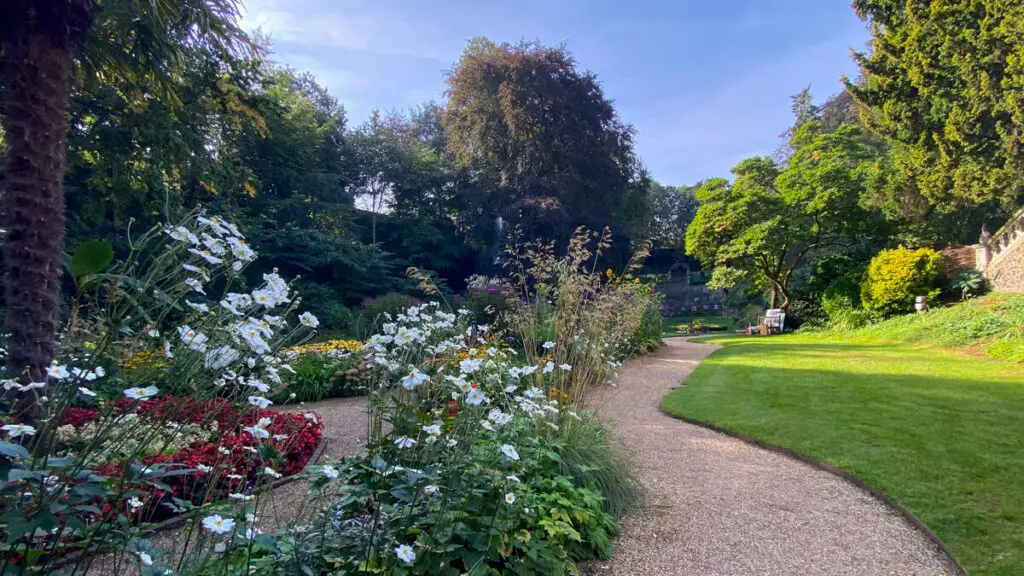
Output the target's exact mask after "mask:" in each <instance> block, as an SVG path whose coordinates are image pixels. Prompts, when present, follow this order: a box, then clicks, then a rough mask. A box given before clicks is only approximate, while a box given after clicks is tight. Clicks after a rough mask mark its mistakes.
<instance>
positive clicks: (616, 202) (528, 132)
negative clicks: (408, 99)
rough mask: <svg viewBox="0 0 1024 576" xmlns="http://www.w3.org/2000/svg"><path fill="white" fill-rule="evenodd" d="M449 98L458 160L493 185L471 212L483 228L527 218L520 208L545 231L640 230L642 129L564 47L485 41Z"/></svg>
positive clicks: (476, 43) (471, 52)
mask: <svg viewBox="0 0 1024 576" xmlns="http://www.w3.org/2000/svg"><path fill="white" fill-rule="evenodd" d="M447 95H448V105H447V108H446V111H445V115H444V119H443V125H444V129H445V133H446V135H447V137H448V150H449V152H450V153H451V154H452V156H453V157H454V161H455V167H456V168H457V169H459V170H467V171H468V173H469V174H470V177H471V178H472V179H473V180H474V181H475V182H476V183H477V184H478V185H479V186H480V188H483V189H485V190H489V191H491V192H490V193H484V194H481V195H479V196H477V197H476V198H474V199H473V200H474V201H475V205H471V206H470V209H469V212H470V213H474V214H473V215H474V216H476V217H477V218H479V219H478V220H477V221H476V222H475V223H473V224H472V225H474V226H476V228H477V232H478V233H486V231H489V229H490V227H491V224H490V223H491V222H493V220H494V218H495V217H496V216H497V215H498V214H503V215H504V216H505V217H506V219H507V220H511V221H513V223H519V224H521V225H522V224H523V222H519V220H520V218H519V214H520V213H524V217H526V218H529V219H532V221H534V222H535V223H536V224H537V225H539V226H541V227H542V228H544V229H561V228H563V227H568V229H569V230H570V231H571V230H572V228H574V227H575V226H577V225H586V226H588V227H590V228H592V229H601V228H602V227H604V226H605V225H609V224H611V225H612V226H613V228H614V229H615V231H616V232H619V233H627V232H633V233H640V231H641V230H640V229H641V228H642V224H643V217H644V214H645V212H646V211H645V209H644V208H643V206H642V204H643V202H644V201H645V200H646V176H645V175H644V173H643V171H642V170H641V166H640V162H639V160H638V159H637V157H636V155H635V154H634V152H633V128H632V127H631V126H629V125H627V124H624V123H623V122H622V121H621V120H619V118H618V116H617V114H616V113H615V109H614V107H613V106H612V103H611V101H609V100H608V99H607V98H606V97H605V96H604V93H603V91H602V90H601V87H600V84H599V83H598V81H597V77H596V76H595V75H594V74H593V73H591V72H581V71H580V70H578V69H577V66H576V61H575V60H574V59H573V57H572V56H571V55H570V54H569V53H568V52H567V51H566V50H565V49H564V48H562V47H545V46H541V45H539V44H537V43H531V42H520V43H518V44H514V45H512V44H501V45H498V44H495V43H493V42H491V41H489V40H487V39H484V38H475V39H473V40H471V41H470V43H469V45H468V46H467V47H466V50H465V52H464V53H463V55H462V57H461V58H460V59H459V61H458V63H457V64H456V65H455V67H454V69H453V70H452V71H451V72H450V73H449V75H448V91H447ZM562 215H568V220H566V221H563V218H562ZM523 231H524V232H525V233H526V234H528V235H533V236H536V235H538V234H534V232H535V230H530V229H526V228H525V227H524V228H523Z"/></svg>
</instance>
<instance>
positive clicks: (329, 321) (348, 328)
mask: <svg viewBox="0 0 1024 576" xmlns="http://www.w3.org/2000/svg"><path fill="white" fill-rule="evenodd" d="M323 318H324V319H323V320H322V322H323V323H324V325H325V326H327V327H328V328H330V329H332V330H333V331H334V332H335V333H336V334H341V335H349V334H351V333H352V330H353V329H354V328H355V323H356V316H355V314H353V313H352V310H350V309H349V307H348V306H345V305H344V304H342V303H340V302H337V303H335V304H332V305H331V307H330V309H329V310H328V311H327V315H326V316H324V317H323Z"/></svg>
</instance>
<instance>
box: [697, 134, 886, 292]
mask: <svg viewBox="0 0 1024 576" xmlns="http://www.w3.org/2000/svg"><path fill="white" fill-rule="evenodd" d="M794 142H796V143H798V144H801V145H800V146H799V148H798V149H797V151H796V152H795V153H794V154H793V156H792V157H791V158H790V159H789V163H788V165H787V167H786V169H785V170H781V171H780V170H779V167H778V166H777V165H776V163H775V161H773V160H772V159H770V158H766V157H755V158H748V159H747V160H744V161H742V162H740V163H739V164H738V165H737V166H736V167H735V168H733V170H732V172H733V174H735V175H736V180H735V182H732V183H730V182H729V181H728V180H726V179H724V178H715V179H713V180H710V181H709V182H707V183H706V184H705V185H704V186H702V187H701V188H700V190H698V191H697V199H698V200H699V201H700V203H701V206H700V208H699V209H698V210H697V215H696V217H695V218H694V220H693V222H692V223H691V224H690V227H689V229H688V230H687V233H686V251H687V253H689V254H690V255H692V256H695V257H697V258H698V259H700V261H701V263H702V264H703V265H704V266H706V267H709V268H712V267H713V268H714V272H713V273H712V278H711V282H710V283H709V285H710V286H711V287H714V288H729V287H732V286H734V285H735V284H736V283H737V282H739V281H740V280H743V279H750V280H752V281H753V282H755V283H756V284H757V285H758V286H760V287H761V288H763V289H765V290H767V291H768V292H769V293H770V298H769V301H770V305H771V307H772V308H776V307H778V308H782V309H786V308H787V307H788V306H789V301H790V282H791V281H792V279H793V273H794V272H795V271H796V270H797V269H799V268H800V267H801V266H803V265H805V264H806V263H807V262H808V259H809V258H810V257H811V256H812V255H813V253H814V252H815V251H818V250H822V249H825V248H829V247H833V246H837V245H842V244H844V243H847V242H852V234H853V233H854V232H856V231H857V230H859V229H862V228H863V227H865V226H866V223H867V222H868V221H869V220H870V219H869V217H868V215H867V214H866V213H865V211H864V210H862V209H861V208H860V207H859V205H858V199H859V197H860V194H861V192H862V191H863V182H864V172H865V170H866V167H867V160H868V159H870V157H871V150H870V149H869V148H868V147H867V145H866V144H865V143H864V141H863V139H862V138H860V133H859V131H858V129H857V128H856V127H854V126H842V127H840V128H839V129H837V130H835V131H834V132H830V133H821V131H820V125H819V123H818V122H816V121H812V122H808V123H806V124H804V126H803V127H802V128H801V129H800V130H799V131H798V132H797V134H796V135H795V136H794Z"/></svg>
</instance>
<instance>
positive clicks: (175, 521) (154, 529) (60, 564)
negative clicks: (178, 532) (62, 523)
mask: <svg viewBox="0 0 1024 576" xmlns="http://www.w3.org/2000/svg"><path fill="white" fill-rule="evenodd" d="M326 449H327V439H326V438H324V437H323V436H321V437H320V442H319V443H318V444H317V446H316V449H315V450H313V453H312V454H311V455H310V456H309V460H307V461H306V465H305V466H303V468H302V471H301V472H296V473H295V474H290V475H288V476H285V477H284V478H278V479H276V480H274V481H272V482H268V483H267V484H264V485H263V486H260V487H259V488H258V489H257V492H258V493H260V494H262V493H265V492H272V491H274V490H276V489H278V488H280V487H281V486H286V485H288V484H291V483H293V482H297V481H298V480H301V479H302V478H305V477H306V476H305V475H304V474H303V472H305V471H306V468H308V467H309V466H311V465H313V464H315V463H316V462H317V461H318V460H319V459H320V458H321V457H322V456H323V455H324V452H325V451H326ZM188 520H189V515H187V514H182V515H179V516H172V517H170V518H168V519H166V520H164V521H162V522H158V523H156V524H154V525H153V526H150V527H149V528H147V529H145V530H143V531H142V537H144V538H149V537H150V536H153V535H155V534H159V533H161V532H164V531H165V530H169V529H171V528H177V527H179V526H182V525H183V524H185V523H186V522H187V521H188ZM111 552H112V550H105V551H102V552H93V553H90V551H88V550H80V551H76V552H72V553H71V554H68V555H67V556H64V557H62V558H60V559H58V560H56V561H55V562H54V565H53V567H54V568H55V569H60V568H64V567H65V566H67V565H68V564H71V563H72V562H77V561H78V560H83V559H86V560H90V561H91V559H92V558H96V557H99V556H103V555H105V554H109V553H111ZM86 571H88V568H87V569H86Z"/></svg>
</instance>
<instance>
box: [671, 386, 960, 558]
mask: <svg viewBox="0 0 1024 576" xmlns="http://www.w3.org/2000/svg"><path fill="white" fill-rule="evenodd" d="M662 400H664V398H662ZM658 409H659V410H660V411H661V413H662V414H665V415H666V416H668V417H670V418H674V419H676V420H680V421H682V422H686V423H687V424H692V425H694V426H699V427H701V428H704V429H706V430H711V431H712V432H717V433H719V434H723V435H725V436H729V437H730V438H735V439H737V440H740V441H742V442H744V443H746V444H749V445H751V446H754V447H757V448H761V449H762V450H767V451H768V452H772V453H774V454H778V455H780V456H784V457H786V458H790V459H793V460H797V461H800V462H803V463H804V464H808V465H810V466H811V467H813V468H816V469H818V470H821V471H822V472H827V473H829V474H832V475H833V476H836V477H838V478H840V479H841V480H844V481H846V482H848V483H849V484H852V485H853V486H855V487H856V488H858V489H860V490H861V491H862V492H867V493H868V494H869V495H870V496H872V497H874V498H875V499H876V500H878V501H880V502H881V503H882V504H884V505H885V506H886V507H888V508H889V509H891V510H892V511H894V512H896V513H898V514H899V515H900V516H902V517H903V518H904V519H905V520H906V521H907V522H909V523H910V525H911V526H913V527H914V528H916V529H917V531H918V532H920V533H922V534H923V535H924V536H925V538H927V539H928V540H929V541H930V542H931V543H932V544H934V545H935V546H936V547H937V548H938V549H939V551H940V552H942V555H943V556H944V557H945V559H946V563H947V564H948V565H949V566H950V567H951V568H953V570H954V571H955V572H956V573H957V574H958V575H959V576H967V572H966V571H965V570H964V569H963V567H962V566H960V563H959V562H957V561H956V557H955V556H953V552H951V551H950V549H949V547H947V546H946V544H945V543H944V542H943V541H942V540H939V537H938V536H936V535H935V533H934V532H932V530H931V528H929V527H928V526H926V525H925V523H924V522H922V521H921V520H920V519H919V518H918V517H917V516H914V514H913V513H911V512H910V510H907V509H906V508H904V507H903V506H901V505H900V504H898V503H897V502H896V501H895V500H893V499H892V498H890V497H889V495H888V494H886V493H885V492H883V491H882V490H881V489H879V488H876V487H875V486H872V485H871V484H868V483H867V482H865V481H864V480H863V479H861V478H859V477H857V476H855V475H854V474H852V473H851V472H848V471H847V470H844V469H842V468H840V467H838V466H835V465H833V464H829V463H828V462H824V461H822V460H818V459H817V458H814V457H813V456H808V455H807V454H804V453H803V452H798V451H796V450H793V449H791V448H785V447H782V446H777V445H775V444H772V443H771V442H766V441H764V440H761V439H759V438H754V437H753V436H748V435H746V434H743V433H742V432H734V431H732V430H729V429H727V428H723V427H721V426H718V425H716V424H711V423H708V422H703V421H701V420H697V419H694V418H690V417H688V416H680V415H678V414H672V413H671V412H669V411H668V410H665V408H664V406H663V405H662V403H661V402H659V403H658Z"/></svg>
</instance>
